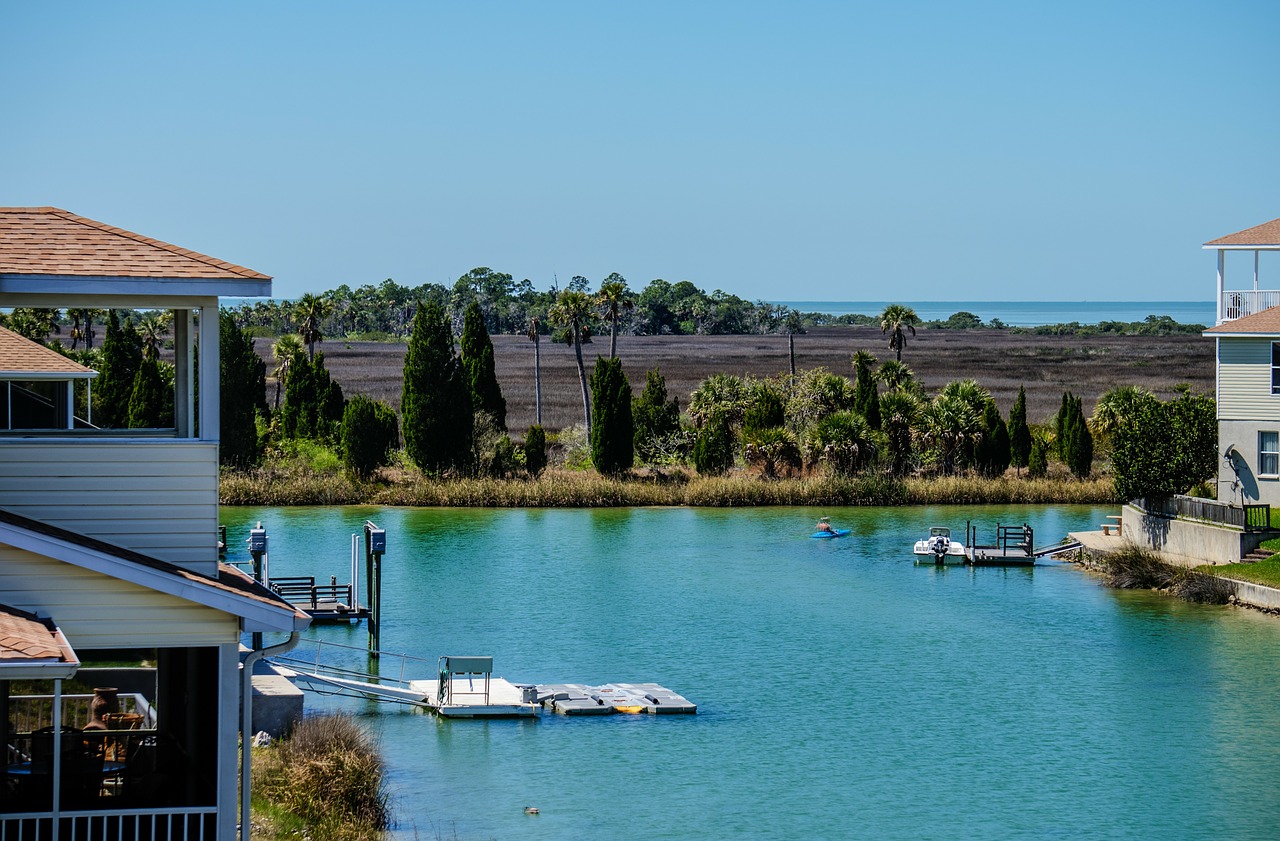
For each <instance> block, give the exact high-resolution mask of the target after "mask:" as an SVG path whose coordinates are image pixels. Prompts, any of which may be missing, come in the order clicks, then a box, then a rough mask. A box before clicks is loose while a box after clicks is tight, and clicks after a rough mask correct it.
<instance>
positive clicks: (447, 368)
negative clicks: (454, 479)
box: [400, 301, 473, 473]
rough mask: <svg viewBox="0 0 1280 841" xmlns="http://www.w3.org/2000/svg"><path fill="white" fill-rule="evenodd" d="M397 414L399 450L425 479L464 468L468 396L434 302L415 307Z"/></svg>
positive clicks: (470, 420) (468, 452)
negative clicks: (400, 433) (402, 449)
mask: <svg viewBox="0 0 1280 841" xmlns="http://www.w3.org/2000/svg"><path fill="white" fill-rule="evenodd" d="M400 414H401V417H402V429H403V433H404V444H405V450H406V451H407V452H408V454H409V458H410V459H412V460H413V463H414V464H416V465H418V467H420V468H422V469H423V470H425V471H427V472H428V473H439V472H440V471H443V470H448V469H451V468H453V469H456V468H461V467H465V466H467V465H468V464H469V461H470V457H471V449H472V437H473V417H472V411H471V392H470V390H469V389H468V388H467V382H466V378H465V376H464V374H463V371H462V363H461V362H460V361H459V360H458V357H457V356H456V355H455V354H454V350H453V333H452V331H451V330H450V329H449V322H448V320H447V319H446V318H445V314H444V310H443V309H441V308H440V305H439V304H437V303H435V302H434V301H430V302H428V303H426V304H423V305H421V306H419V307H418V312H417V314H416V315H414V318H413V332H412V334H411V335H410V337H409V349H408V352H407V353H406V354H405V358H404V390H403V392H402V394H401V400H400Z"/></svg>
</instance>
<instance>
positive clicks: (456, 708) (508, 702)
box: [409, 675, 542, 718]
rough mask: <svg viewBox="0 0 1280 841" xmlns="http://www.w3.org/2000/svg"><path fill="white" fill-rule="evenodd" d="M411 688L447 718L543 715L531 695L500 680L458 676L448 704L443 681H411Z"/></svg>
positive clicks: (430, 706)
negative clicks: (442, 694)
mask: <svg viewBox="0 0 1280 841" xmlns="http://www.w3.org/2000/svg"><path fill="white" fill-rule="evenodd" d="M409 687H410V688H411V689H413V690H414V691H416V692H420V693H421V694H422V704H423V706H426V707H429V708H430V709H431V710H432V711H433V712H435V713H436V714H438V715H441V716H443V717H445V718H526V717H530V716H536V715H538V714H539V713H541V712H542V707H540V706H539V705H538V704H537V703H536V702H535V701H533V700H532V697H531V694H529V695H527V694H526V693H525V691H524V690H523V689H522V688H521V687H519V686H516V685H515V684H513V683H511V682H510V681H508V680H505V679H503V678H500V677H490V678H488V679H485V678H484V677H477V676H475V675H454V676H453V677H451V678H450V683H449V691H448V693H447V694H446V700H445V702H444V703H441V701H440V698H439V697H438V694H437V693H438V692H439V689H440V682H439V681H436V680H411V681H409ZM526 698H529V700H526Z"/></svg>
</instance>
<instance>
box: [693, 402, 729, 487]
mask: <svg viewBox="0 0 1280 841" xmlns="http://www.w3.org/2000/svg"><path fill="white" fill-rule="evenodd" d="M693 466H694V469H695V470H697V471H698V473H699V474H700V475H702V476H723V475H724V474H725V473H727V472H728V471H729V468H730V467H733V430H731V429H730V428H729V421H728V419H727V418H726V417H725V416H724V414H722V413H720V412H716V413H714V414H712V415H711V416H710V417H709V418H708V419H707V422H706V423H705V424H703V427H702V429H700V430H699V431H698V437H697V438H696V439H695V440H694V442H693Z"/></svg>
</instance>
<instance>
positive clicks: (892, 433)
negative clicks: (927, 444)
mask: <svg viewBox="0 0 1280 841" xmlns="http://www.w3.org/2000/svg"><path fill="white" fill-rule="evenodd" d="M920 406H921V403H920V398H919V397H917V396H916V395H915V394H914V393H912V392H910V391H904V390H901V389H890V390H889V391H888V392H887V393H885V394H884V395H882V396H881V397H880V431H881V432H883V433H884V437H885V443H886V445H887V448H888V451H889V463H890V465H891V468H892V470H893V474H894V475H895V476H903V475H905V474H906V472H907V467H908V465H909V464H910V462H911V453H912V447H911V436H912V433H913V432H914V430H915V429H916V427H917V426H918V425H919V423H920Z"/></svg>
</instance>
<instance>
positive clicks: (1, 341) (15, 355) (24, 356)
mask: <svg viewBox="0 0 1280 841" xmlns="http://www.w3.org/2000/svg"><path fill="white" fill-rule="evenodd" d="M97 373H98V372H97V371H94V370H93V369H92V368H86V367H85V366H83V365H81V364H80V363H79V362H76V361H74V360H71V359H68V358H67V357H65V356H63V355H62V354H60V353H58V352H57V351H56V350H53V349H52V348H47V347H45V346H44V345H42V344H39V343H38V342H33V341H31V340H30V339H28V338H25V337H23V336H19V335H18V334H17V333H15V332H13V331H12V330H6V329H5V328H3V327H0V377H3V376H4V375H6V374H65V375H66V377H67V379H72V378H74V379H82V378H85V377H93V376H97Z"/></svg>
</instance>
